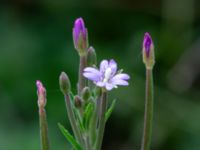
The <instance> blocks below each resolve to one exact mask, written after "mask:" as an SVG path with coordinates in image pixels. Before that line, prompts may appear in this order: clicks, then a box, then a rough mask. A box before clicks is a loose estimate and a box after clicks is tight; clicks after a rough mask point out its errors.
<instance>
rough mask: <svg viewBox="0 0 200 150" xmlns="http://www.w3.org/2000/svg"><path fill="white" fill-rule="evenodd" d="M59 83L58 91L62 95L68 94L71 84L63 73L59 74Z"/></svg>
mask: <svg viewBox="0 0 200 150" xmlns="http://www.w3.org/2000/svg"><path fill="white" fill-rule="evenodd" d="M59 83H60V90H61V91H62V92H63V94H64V95H65V94H68V93H69V92H70V90H71V84H70V80H69V78H68V76H67V74H66V73H65V72H61V74H60V78H59Z"/></svg>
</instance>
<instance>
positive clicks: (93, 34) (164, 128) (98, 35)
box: [0, 0, 200, 150]
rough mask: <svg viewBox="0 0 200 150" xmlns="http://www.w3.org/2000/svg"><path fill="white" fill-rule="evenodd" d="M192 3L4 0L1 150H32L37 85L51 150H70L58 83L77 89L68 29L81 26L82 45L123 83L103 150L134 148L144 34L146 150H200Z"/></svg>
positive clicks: (198, 49)
mask: <svg viewBox="0 0 200 150" xmlns="http://www.w3.org/2000/svg"><path fill="white" fill-rule="evenodd" d="M199 6H200V1H198V0H151V1H148V0H140V1H136V0H135V1H134V0H101V1H97V0H2V1H1V2H0V150H38V149H40V145H39V131H38V110H37V96H36V86H35V81H36V80H37V79H40V80H41V81H42V82H43V83H44V85H45V86H46V89H47V95H48V104H47V115H48V122H49V132H50V141H51V147H52V150H53V149H55V150H64V149H69V144H68V143H67V141H66V140H65V138H64V137H63V136H62V134H61V133H60V131H59V129H58V127H57V123H58V122H61V123H63V124H64V125H65V126H66V127H67V128H69V129H70V126H69V122H68V119H67V115H66V109H65V104H64V100H63V97H62V94H61V92H60V90H59V85H58V77H59V74H60V72H61V71H65V72H67V73H68V75H69V77H70V79H71V82H72V84H73V91H74V92H75V86H76V82H77V70H78V55H77V52H76V51H75V50H74V47H73V41H72V27H73V21H74V20H75V19H76V18H77V17H83V18H84V20H85V24H86V26H87V28H88V31H89V43H90V45H92V46H94V47H95V49H96V52H97V54H98V62H99V61H100V60H101V59H110V58H113V59H115V60H116V61H117V62H118V63H119V67H120V68H123V69H124V71H125V72H127V73H129V74H130V75H131V80H130V86H129V87H123V88H119V89H116V90H113V91H112V92H110V93H109V97H110V99H113V98H117V99H118V101H117V105H116V108H115V110H114V112H113V114H112V117H111V118H110V120H109V121H108V123H107V128H106V132H105V138H104V144H103V149H105V150H138V149H140V143H141V136H142V127H143V113H144V88H145V85H144V84H145V68H144V65H143V63H142V55H141V46H142V40H143V35H144V33H145V32H146V31H148V32H150V34H151V35H152V38H153V40H154V44H155V53H156V65H155V68H154V80H155V115H154V126H153V141H152V149H153V150H169V149H170V150H199V149H200V141H199V140H200V59H199V57H200V36H199V35H200V9H199Z"/></svg>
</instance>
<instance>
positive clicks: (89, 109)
mask: <svg viewBox="0 0 200 150" xmlns="http://www.w3.org/2000/svg"><path fill="white" fill-rule="evenodd" d="M93 111H94V104H93V103H92V102H90V103H89V104H88V105H87V106H86V108H85V111H84V114H83V125H84V127H85V129H88V128H89V124H90V120H91V117H92V114H93Z"/></svg>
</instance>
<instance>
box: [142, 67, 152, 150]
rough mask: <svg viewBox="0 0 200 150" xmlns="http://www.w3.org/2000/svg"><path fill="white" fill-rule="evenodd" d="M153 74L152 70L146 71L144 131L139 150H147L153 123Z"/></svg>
mask: <svg viewBox="0 0 200 150" xmlns="http://www.w3.org/2000/svg"><path fill="white" fill-rule="evenodd" d="M153 88H154V87H153V74H152V69H146V96H145V112H144V130H143V139H142V148H141V150H149V149H150V144H151V136H152V123H153Z"/></svg>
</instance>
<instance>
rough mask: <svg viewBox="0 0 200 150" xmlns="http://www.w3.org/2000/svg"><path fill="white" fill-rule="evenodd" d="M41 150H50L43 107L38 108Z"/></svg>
mask: <svg viewBox="0 0 200 150" xmlns="http://www.w3.org/2000/svg"><path fill="white" fill-rule="evenodd" d="M39 118H40V140H41V150H50V147H49V138H48V124H47V120H46V112H45V108H44V107H39Z"/></svg>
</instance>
